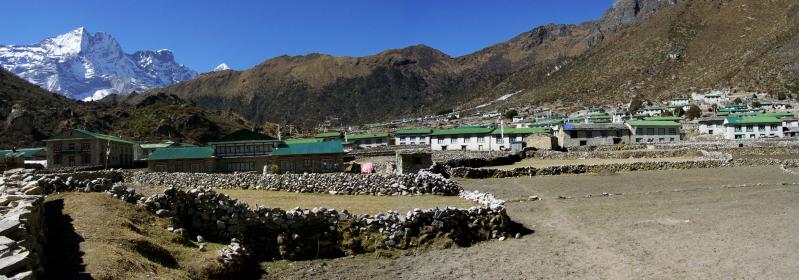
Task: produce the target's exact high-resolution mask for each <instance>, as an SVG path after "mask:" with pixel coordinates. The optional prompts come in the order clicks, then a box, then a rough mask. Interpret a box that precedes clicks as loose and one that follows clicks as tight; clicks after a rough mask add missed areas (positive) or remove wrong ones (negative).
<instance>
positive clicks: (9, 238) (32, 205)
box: [0, 169, 47, 279]
mask: <svg viewBox="0 0 799 280" xmlns="http://www.w3.org/2000/svg"><path fill="white" fill-rule="evenodd" d="M0 189H2V191H0V214H2V217H1V218H0V278H3V277H7V278H9V279H36V278H43V276H44V270H43V268H42V264H43V260H44V245H45V244H46V242H47V240H46V236H47V229H46V226H45V221H44V195H43V194H44V193H43V190H42V188H41V187H40V186H39V183H38V182H37V181H36V180H35V177H34V176H33V175H32V174H31V173H29V172H27V171H25V170H22V169H13V170H8V171H6V172H5V173H4V174H3V177H0Z"/></svg>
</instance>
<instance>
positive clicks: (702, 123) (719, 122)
mask: <svg viewBox="0 0 799 280" xmlns="http://www.w3.org/2000/svg"><path fill="white" fill-rule="evenodd" d="M724 120H725V118H723V117H708V118H702V119H700V120H699V134H704V135H719V136H723V135H724V133H725V131H726V130H727V129H726V128H725V127H724Z"/></svg>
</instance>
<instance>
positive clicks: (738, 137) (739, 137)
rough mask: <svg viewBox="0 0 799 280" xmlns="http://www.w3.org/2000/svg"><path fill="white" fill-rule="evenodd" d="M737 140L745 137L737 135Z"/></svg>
mask: <svg viewBox="0 0 799 280" xmlns="http://www.w3.org/2000/svg"><path fill="white" fill-rule="evenodd" d="M735 139H744V136H743V135H740V134H738V135H735Z"/></svg>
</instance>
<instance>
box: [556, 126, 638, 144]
mask: <svg viewBox="0 0 799 280" xmlns="http://www.w3.org/2000/svg"><path fill="white" fill-rule="evenodd" d="M619 133H621V136H619ZM557 134H558V145H559V146H560V147H561V148H566V149H568V148H573V147H580V146H604V145H616V144H627V143H630V131H629V130H627V129H623V130H619V129H614V130H569V131H566V130H562V129H561V130H559V131H558V133H557Z"/></svg>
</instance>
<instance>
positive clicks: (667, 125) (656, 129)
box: [625, 120, 681, 144]
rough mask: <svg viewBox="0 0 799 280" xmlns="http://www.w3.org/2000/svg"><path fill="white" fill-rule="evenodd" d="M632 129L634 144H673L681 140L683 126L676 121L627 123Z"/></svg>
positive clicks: (635, 121)
mask: <svg viewBox="0 0 799 280" xmlns="http://www.w3.org/2000/svg"><path fill="white" fill-rule="evenodd" d="M625 124H626V125H627V127H629V128H630V132H631V136H630V138H631V139H632V141H633V142H632V143H635V144H656V143H673V142H679V141H680V140H681V136H680V133H681V132H680V128H681V125H680V124H679V123H677V122H674V121H652V120H632V121H627V122H626V123H625Z"/></svg>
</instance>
